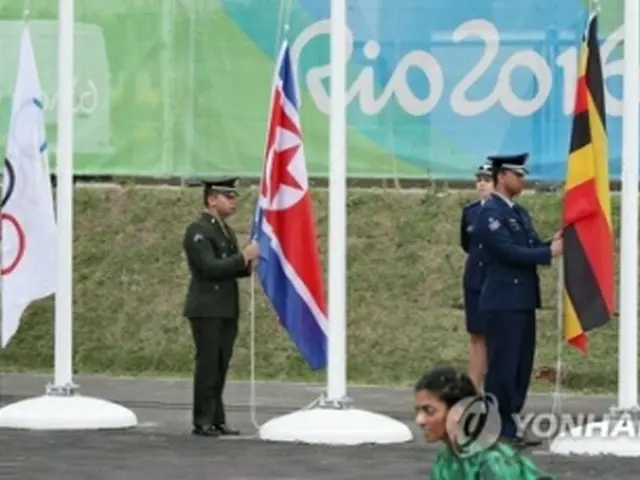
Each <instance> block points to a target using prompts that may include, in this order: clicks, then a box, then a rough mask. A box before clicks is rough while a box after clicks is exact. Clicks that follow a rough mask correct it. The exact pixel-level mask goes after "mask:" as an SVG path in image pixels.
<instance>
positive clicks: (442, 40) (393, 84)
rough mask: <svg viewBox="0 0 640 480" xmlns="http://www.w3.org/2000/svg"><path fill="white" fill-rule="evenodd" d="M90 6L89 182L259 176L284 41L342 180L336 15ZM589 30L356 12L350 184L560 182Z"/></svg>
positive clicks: (96, 1) (273, 0)
mask: <svg viewBox="0 0 640 480" xmlns="http://www.w3.org/2000/svg"><path fill="white" fill-rule="evenodd" d="M53 3H55V2H53ZM17 4H21V2H12V1H10V0H0V19H2V20H4V21H3V22H2V23H3V28H2V30H1V33H0V54H2V56H3V64H4V65H5V68H4V69H3V72H2V74H0V88H1V89H2V91H1V92H0V98H2V104H3V112H2V113H3V117H4V119H3V120H4V121H3V125H5V126H6V118H7V112H8V110H7V109H8V107H10V93H11V89H12V86H13V81H14V78H15V68H12V67H13V65H14V64H15V63H16V62H17V48H18V42H19V32H20V28H21V27H22V23H21V21H20V20H19V18H20V16H21V12H20V8H21V7H20V6H19V5H17ZM622 4H623V2H622V0H609V1H602V11H601V14H600V17H599V18H600V35H601V37H602V46H601V49H602V50H601V51H602V58H603V64H604V65H603V67H604V75H605V86H606V105H607V112H608V118H607V122H608V130H609V133H610V166H611V173H612V175H613V176H614V177H618V176H619V175H620V152H621V145H620V140H621V135H620V133H621V115H622V40H623V31H622V27H621V24H622V15H621V12H622ZM76 6H77V25H76V35H77V37H76V41H77V47H76V77H77V78H76V89H77V91H76V102H77V108H76V122H75V125H76V129H77V132H76V165H75V170H76V173H78V174H85V175H145V176H153V177H168V176H173V177H175V176H180V177H192V176H201V175H217V174H228V173H233V174H238V175H242V176H257V175H259V174H260V170H261V165H262V155H263V149H264V139H265V128H266V119H267V110H268V103H269V95H270V89H271V81H272V77H273V65H274V58H275V55H276V53H277V51H278V47H279V42H280V41H282V39H283V35H284V34H285V31H286V35H287V37H288V40H289V42H290V43H291V45H292V51H293V55H294V59H295V62H296V66H297V72H298V78H299V83H300V89H301V93H302V102H303V103H302V111H301V115H302V120H303V131H304V137H305V148H306V154H307V162H308V168H309V173H310V174H311V175H313V176H326V175H327V173H328V157H329V151H328V131H329V123H328V122H329V113H330V96H329V95H330V91H329V79H330V73H331V68H330V59H329V38H330V24H329V0H206V1H202V0H110V1H109V2H105V1H101V0H76ZM34 7H35V8H34ZM34 7H32V10H33V13H32V18H33V19H34V20H35V21H32V23H31V25H32V34H33V37H34V44H35V49H36V56H37V60H38V67H39V69H40V72H41V77H42V83H43V88H44V89H45V97H46V99H45V100H46V101H45V108H46V110H47V112H48V113H47V114H48V117H47V118H48V123H49V125H48V135H49V137H50V143H51V144H52V145H55V136H56V130H55V81H56V72H55V70H56V65H55V53H56V52H55V50H56V48H55V45H56V38H55V28H56V24H55V19H56V16H57V8H55V5H53V6H52V5H49V2H34ZM588 13H589V12H588V2H587V1H583V0H563V1H561V2H558V1H557V0H520V1H517V2H507V1H503V0H456V1H451V0H394V1H393V2H391V1H388V0H349V1H348V24H349V31H348V39H347V42H346V45H345V48H347V49H348V57H349V63H348V81H347V88H348V91H347V97H348V125H349V133H348V135H349V141H348V158H349V168H348V171H349V175H350V176H351V177H369V178H371V177H399V178H403V177H404V178H425V177H430V178H448V179H454V178H455V179H461V178H470V177H471V176H472V175H473V172H474V170H475V168H476V167H477V166H478V165H479V164H480V163H481V162H482V161H483V160H484V158H485V157H486V156H487V155H489V154H495V153H514V152H522V151H526V152H529V153H530V154H531V160H530V167H531V170H532V176H533V177H534V178H536V179H540V180H562V178H563V177H564V174H565V164H566V159H567V153H568V148H569V136H570V128H571V112H572V108H573V101H574V91H575V82H576V77H577V67H578V53H579V47H580V40H581V36H582V33H583V31H584V28H585V25H586V20H587V16H588ZM285 26H287V27H288V28H285ZM639 88H640V87H639ZM54 148H55V147H54ZM52 151H54V150H53V149H52Z"/></svg>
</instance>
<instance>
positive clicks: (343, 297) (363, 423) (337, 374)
mask: <svg viewBox="0 0 640 480" xmlns="http://www.w3.org/2000/svg"><path fill="white" fill-rule="evenodd" d="M346 17H347V8H346V0H331V116H330V128H329V150H330V151H329V282H328V283H329V288H328V290H329V299H328V300H329V312H328V313H329V319H328V320H329V322H328V323H329V335H328V337H329V339H328V362H327V363H328V365H327V394H326V396H323V398H321V399H320V400H319V401H317V402H314V404H313V406H308V407H306V408H303V409H301V410H298V411H296V412H293V413H290V414H288V415H284V416H282V417H277V418H274V419H272V420H270V421H268V422H267V423H265V424H264V425H263V426H262V427H260V431H259V436H260V438H261V439H263V440H269V441H279V442H303V443H312V444H328V445H360V444H364V443H366V444H371V443H380V444H391V443H404V442H408V441H411V440H412V438H413V434H412V433H411V430H410V429H409V428H408V427H407V426H406V425H405V424H403V423H402V422H400V421H398V420H395V419H393V418H390V417H387V416H384V415H380V414H377V413H373V412H368V411H365V410H361V409H356V408H354V405H353V404H352V403H351V401H350V400H349V398H348V397H347V285H346V284H347V208H346V203H347V202H346V198H347V160H346V150H347V135H346V133H347V120H346V106H347V105H346V90H347V89H346V65H347V58H346V28H347V18H346Z"/></svg>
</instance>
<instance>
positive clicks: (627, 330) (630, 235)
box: [618, 0, 640, 410]
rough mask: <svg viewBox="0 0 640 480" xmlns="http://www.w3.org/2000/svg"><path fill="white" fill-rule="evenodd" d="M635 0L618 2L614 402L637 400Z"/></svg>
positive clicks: (639, 73)
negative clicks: (620, 58)
mask: <svg viewBox="0 0 640 480" xmlns="http://www.w3.org/2000/svg"><path fill="white" fill-rule="evenodd" d="M639 4H640V2H639V0H625V2H624V87H623V99H624V102H623V104H624V110H623V115H622V122H623V123H622V196H621V202H622V205H621V212H620V218H622V219H624V221H622V222H621V225H620V227H621V232H620V324H619V330H618V335H619V353H618V408H619V409H621V410H628V409H635V408H637V404H638V156H639V155H640V148H639V145H638V133H639V128H640V121H639V112H638V108H639V106H640V90H638V85H639V84H640V63H639V61H638V58H639V55H640V51H639V49H640V47H639V46H640V30H639V28H638V17H639V16H640V8H639V7H640V5H639Z"/></svg>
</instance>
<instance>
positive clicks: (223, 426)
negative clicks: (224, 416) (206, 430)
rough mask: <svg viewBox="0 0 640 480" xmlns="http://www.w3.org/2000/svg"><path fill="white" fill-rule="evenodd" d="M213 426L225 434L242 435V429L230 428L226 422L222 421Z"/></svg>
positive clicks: (221, 433)
mask: <svg viewBox="0 0 640 480" xmlns="http://www.w3.org/2000/svg"><path fill="white" fill-rule="evenodd" d="M213 428H214V429H215V430H216V431H217V432H218V433H219V434H220V435H225V436H229V435H232V436H237V435H240V430H234V429H232V428H229V427H228V426H227V425H226V424H224V423H221V424H220V425H214V426H213Z"/></svg>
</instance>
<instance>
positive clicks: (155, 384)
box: [0, 374, 616, 420]
mask: <svg viewBox="0 0 640 480" xmlns="http://www.w3.org/2000/svg"><path fill="white" fill-rule="evenodd" d="M50 381H51V377H50V376H47V375H34V374H3V375H0V403H2V402H3V401H4V402H5V403H6V402H7V401H13V400H15V399H18V398H24V397H28V396H33V395H40V394H42V393H43V391H44V387H45V385H46V384H47V383H48V382H50ZM74 381H75V382H76V383H77V384H78V385H79V386H80V389H81V390H80V391H81V393H82V394H84V395H91V396H96V397H100V398H106V399H108V400H112V401H115V402H118V403H122V404H124V405H127V406H129V407H142V408H154V407H155V408H162V409H176V410H181V409H188V408H190V404H191V380H190V379H184V378H128V377H126V378H125V377H107V376H99V375H78V376H77V377H75V378H74ZM255 391H256V404H257V405H258V409H259V410H260V411H262V412H273V413H283V412H288V411H291V410H295V409H298V408H300V407H303V406H305V405H307V404H309V403H310V402H312V401H314V400H315V399H316V398H318V397H319V396H320V395H321V394H322V393H323V392H324V391H325V387H324V385H317V384H302V383H288V382H257V383H256V388H255ZM349 395H350V396H351V397H352V398H353V400H354V402H355V403H356V404H357V405H358V406H359V407H361V408H364V409H369V410H373V411H377V412H380V413H385V414H387V415H391V416H393V417H396V418H399V419H403V420H412V419H413V404H412V401H413V398H412V392H411V389H409V388H392V387H369V386H358V385H350V386H349ZM225 397H226V398H225V401H226V402H227V404H228V405H229V408H230V410H235V411H246V410H247V409H248V407H249V404H250V399H251V389H250V383H249V382H237V381H236V382H229V384H228V385H227V388H226V391H225ZM561 402H562V411H563V412H566V413H571V414H577V413H594V414H600V413H605V412H607V411H608V410H609V408H610V407H611V406H613V405H615V403H616V399H615V397H612V396H579V395H563V396H562V397H561ZM552 405H553V397H552V396H551V394H532V395H530V396H529V398H528V399H527V403H526V407H525V410H527V411H531V412H536V413H541V412H550V411H551V408H552Z"/></svg>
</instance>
